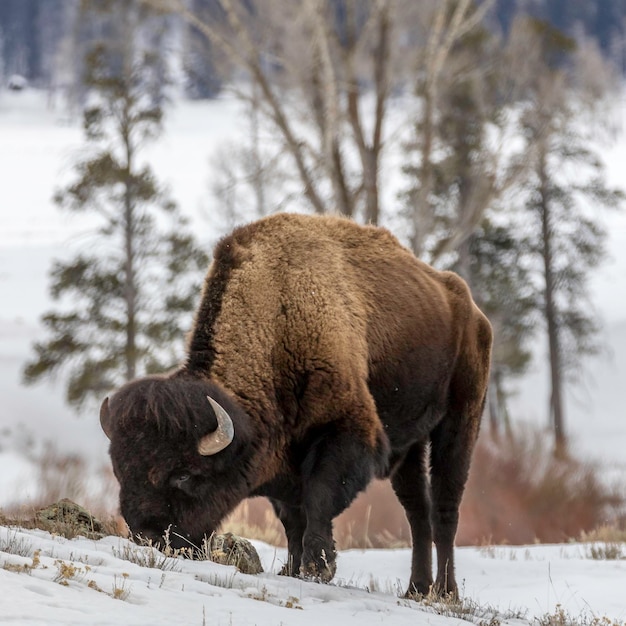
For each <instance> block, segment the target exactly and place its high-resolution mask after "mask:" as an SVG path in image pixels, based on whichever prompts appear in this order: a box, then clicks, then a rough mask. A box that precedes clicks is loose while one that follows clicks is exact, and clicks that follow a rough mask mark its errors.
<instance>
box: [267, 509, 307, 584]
mask: <svg viewBox="0 0 626 626" xmlns="http://www.w3.org/2000/svg"><path fill="white" fill-rule="evenodd" d="M270 502H271V503H272V506H273V507H274V511H275V513H276V515H277V516H278V519H279V520H280V521H281V522H282V524H283V526H284V528H285V534H286V535H287V551H288V556H287V562H286V563H285V564H284V565H283V568H282V569H281V571H280V574H281V575H282V576H298V574H299V573H300V564H301V562H302V537H303V536H304V530H305V527H306V517H305V515H304V511H303V510H302V507H300V506H293V505H290V504H286V503H285V502H281V501H279V500H276V499H274V498H270Z"/></svg>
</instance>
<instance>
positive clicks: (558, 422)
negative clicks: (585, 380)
mask: <svg viewBox="0 0 626 626" xmlns="http://www.w3.org/2000/svg"><path fill="white" fill-rule="evenodd" d="M539 178H540V206H539V210H540V213H541V230H542V244H543V248H542V258H543V269H544V278H545V292H544V297H545V318H546V325H547V329H548V349H549V357H550V383H551V392H550V404H549V411H550V412H549V414H550V418H551V426H552V428H553V430H554V453H555V455H556V456H561V455H562V454H564V453H565V450H566V447H567V439H566V435H565V415H564V411H563V372H562V367H561V349H560V340H559V332H560V329H559V323H558V319H557V310H556V303H555V299H554V294H555V285H554V267H553V263H554V259H553V250H552V228H551V219H550V218H551V216H550V203H549V183H548V174H547V164H546V155H545V153H542V154H541V157H540V163H539Z"/></svg>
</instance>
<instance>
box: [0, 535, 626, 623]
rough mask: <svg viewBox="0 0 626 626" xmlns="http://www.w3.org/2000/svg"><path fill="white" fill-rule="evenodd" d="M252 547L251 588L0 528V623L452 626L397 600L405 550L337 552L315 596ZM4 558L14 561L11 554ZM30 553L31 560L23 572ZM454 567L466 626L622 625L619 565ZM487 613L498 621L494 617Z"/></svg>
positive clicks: (536, 550)
mask: <svg viewBox="0 0 626 626" xmlns="http://www.w3.org/2000/svg"><path fill="white" fill-rule="evenodd" d="M254 544H255V546H256V548H257V550H258V552H259V556H260V558H261V562H262V564H263V567H264V569H265V573H263V574H259V575H256V576H250V575H244V574H241V573H239V572H237V570H236V569H235V568H233V567H227V566H222V565H216V564H214V563H210V562H206V561H204V562H200V561H195V562H192V561H183V560H176V561H170V562H169V563H168V565H167V566H166V567H164V568H162V569H155V568H152V569H151V568H148V567H143V566H141V565H138V564H136V561H137V560H138V559H135V562H131V561H128V560H124V559H123V558H122V556H123V555H124V554H125V552H127V551H125V547H130V550H128V552H131V553H133V552H134V551H136V550H139V548H136V547H135V546H133V545H129V544H128V542H127V541H126V540H124V539H120V538H115V537H108V538H106V539H103V540H100V541H92V540H87V539H83V538H77V539H73V540H71V541H68V540H66V539H63V538H60V537H51V536H50V535H48V534H47V533H44V532H43V531H22V530H16V529H10V528H4V527H0V588H1V589H2V594H1V597H0V622H1V623H7V624H20V626H27V625H31V624H32V625H33V626H34V625H37V626H39V625H41V624H46V625H53V624H62V625H64V626H69V625H71V624H76V625H80V626H82V625H84V624H101V625H106V624H111V625H115V626H119V625H120V624H124V625H125V626H131V625H133V624H136V625H138V626H139V625H141V626H143V625H145V624H150V625H151V626H157V625H158V624H164V625H166V626H174V625H175V624H181V625H184V626H189V625H193V624H197V625H198V626H201V625H204V624H210V625H211V626H231V625H232V626H246V625H250V626H252V625H256V626H262V625H272V626H277V625H279V624H285V625H287V624H288V625H289V626H300V625H301V626H309V625H313V624H320V623H322V624H329V625H330V624H332V625H334V624H345V625H348V624H355V625H358V626H369V625H374V624H392V625H393V626H401V625H402V624H407V625H409V624H410V625H412V626H416V625H424V626H426V625H433V626H454V625H458V624H461V623H463V622H459V620H458V619H456V618H454V617H450V616H441V615H437V614H435V613H434V612H433V610H432V609H429V608H427V607H424V606H423V605H420V604H419V603H417V602H413V601H407V600H404V599H402V598H401V597H399V595H400V594H401V593H402V592H403V591H404V589H405V586H406V584H407V579H408V570H409V563H410V553H409V551H408V550H369V551H348V552H342V553H340V554H339V557H338V571H337V576H336V578H335V579H334V581H333V583H332V584H330V585H319V584H315V583H311V582H304V581H301V580H296V579H292V578H284V577H280V576H277V575H276V574H275V572H277V571H278V570H279V569H280V566H281V564H282V563H283V562H284V559H285V552H284V551H283V550H277V549H275V548H273V547H271V546H268V545H266V544H262V543H259V542H254ZM10 547H12V551H13V552H19V553H21V554H22V555H24V556H20V555H19V554H10V553H9V550H11V548H10ZM142 550H148V549H147V548H143V549H142ZM35 551H39V553H38V555H37V557H35V561H34V562H33V557H34V555H35ZM457 555H458V566H457V571H458V574H459V579H460V580H463V581H464V583H463V595H464V596H467V597H469V598H472V602H471V605H473V606H478V607H480V609H477V610H478V613H477V614H476V615H475V623H480V622H482V623H490V620H491V618H492V617H496V618H497V619H499V620H500V622H501V623H503V624H524V623H529V622H532V621H533V620H534V618H540V617H542V616H544V615H545V614H547V613H550V614H554V613H555V612H556V611H558V610H559V607H560V608H561V609H563V610H564V611H565V612H566V613H567V614H568V615H571V616H573V617H576V618H581V616H583V618H584V619H588V620H589V621H588V622H587V623H591V619H592V618H593V617H597V618H602V617H606V618H608V619H609V620H611V621H610V622H601V621H598V622H597V623H611V624H615V625H616V626H617V625H618V624H622V623H625V622H626V603H625V602H624V580H626V560H610V561H607V560H596V559H591V558H590V556H589V546H586V545H581V544H570V545H567V546H531V547H525V548H524V547H523V548H497V549H492V548H490V549H478V548H461V549H458V551H457ZM145 560H147V559H144V561H145ZM161 560H162V559H160V560H159V561H161ZM115 596H117V597H115ZM482 610H487V611H488V612H487V614H481V612H480V611H482ZM493 610H497V611H498V614H496V615H495V616H494V614H493V612H492V611H493ZM489 611H491V613H489ZM446 615H447V614H446ZM491 623H498V622H496V621H493V622H491ZM559 623H560V622H559Z"/></svg>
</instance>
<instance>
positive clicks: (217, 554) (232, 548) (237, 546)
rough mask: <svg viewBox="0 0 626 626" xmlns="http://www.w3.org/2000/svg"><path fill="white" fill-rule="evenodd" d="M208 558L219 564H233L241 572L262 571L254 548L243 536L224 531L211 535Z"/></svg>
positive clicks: (255, 572)
mask: <svg viewBox="0 0 626 626" xmlns="http://www.w3.org/2000/svg"><path fill="white" fill-rule="evenodd" d="M209 549H210V554H209V558H210V559H211V561H213V562H214V563H219V564H220V565H234V566H235V567H236V568H237V569H238V570H239V571H240V572H241V573H242V574H260V573H262V572H263V566H262V565H261V559H259V554H258V552H257V551H256V548H255V547H254V546H253V545H252V544H251V543H250V542H249V541H248V540H247V539H244V538H243V537H238V536H237V535H233V533H224V534H223V535H213V536H212V537H211V540H210V543H209Z"/></svg>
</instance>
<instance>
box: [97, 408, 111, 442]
mask: <svg viewBox="0 0 626 626" xmlns="http://www.w3.org/2000/svg"><path fill="white" fill-rule="evenodd" d="M100 426H102V430H103V431H104V434H105V435H106V436H107V437H108V438H109V439H111V433H112V431H113V429H112V424H111V414H110V413H109V399H108V398H105V399H104V402H103V403H102V406H101V407H100Z"/></svg>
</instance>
